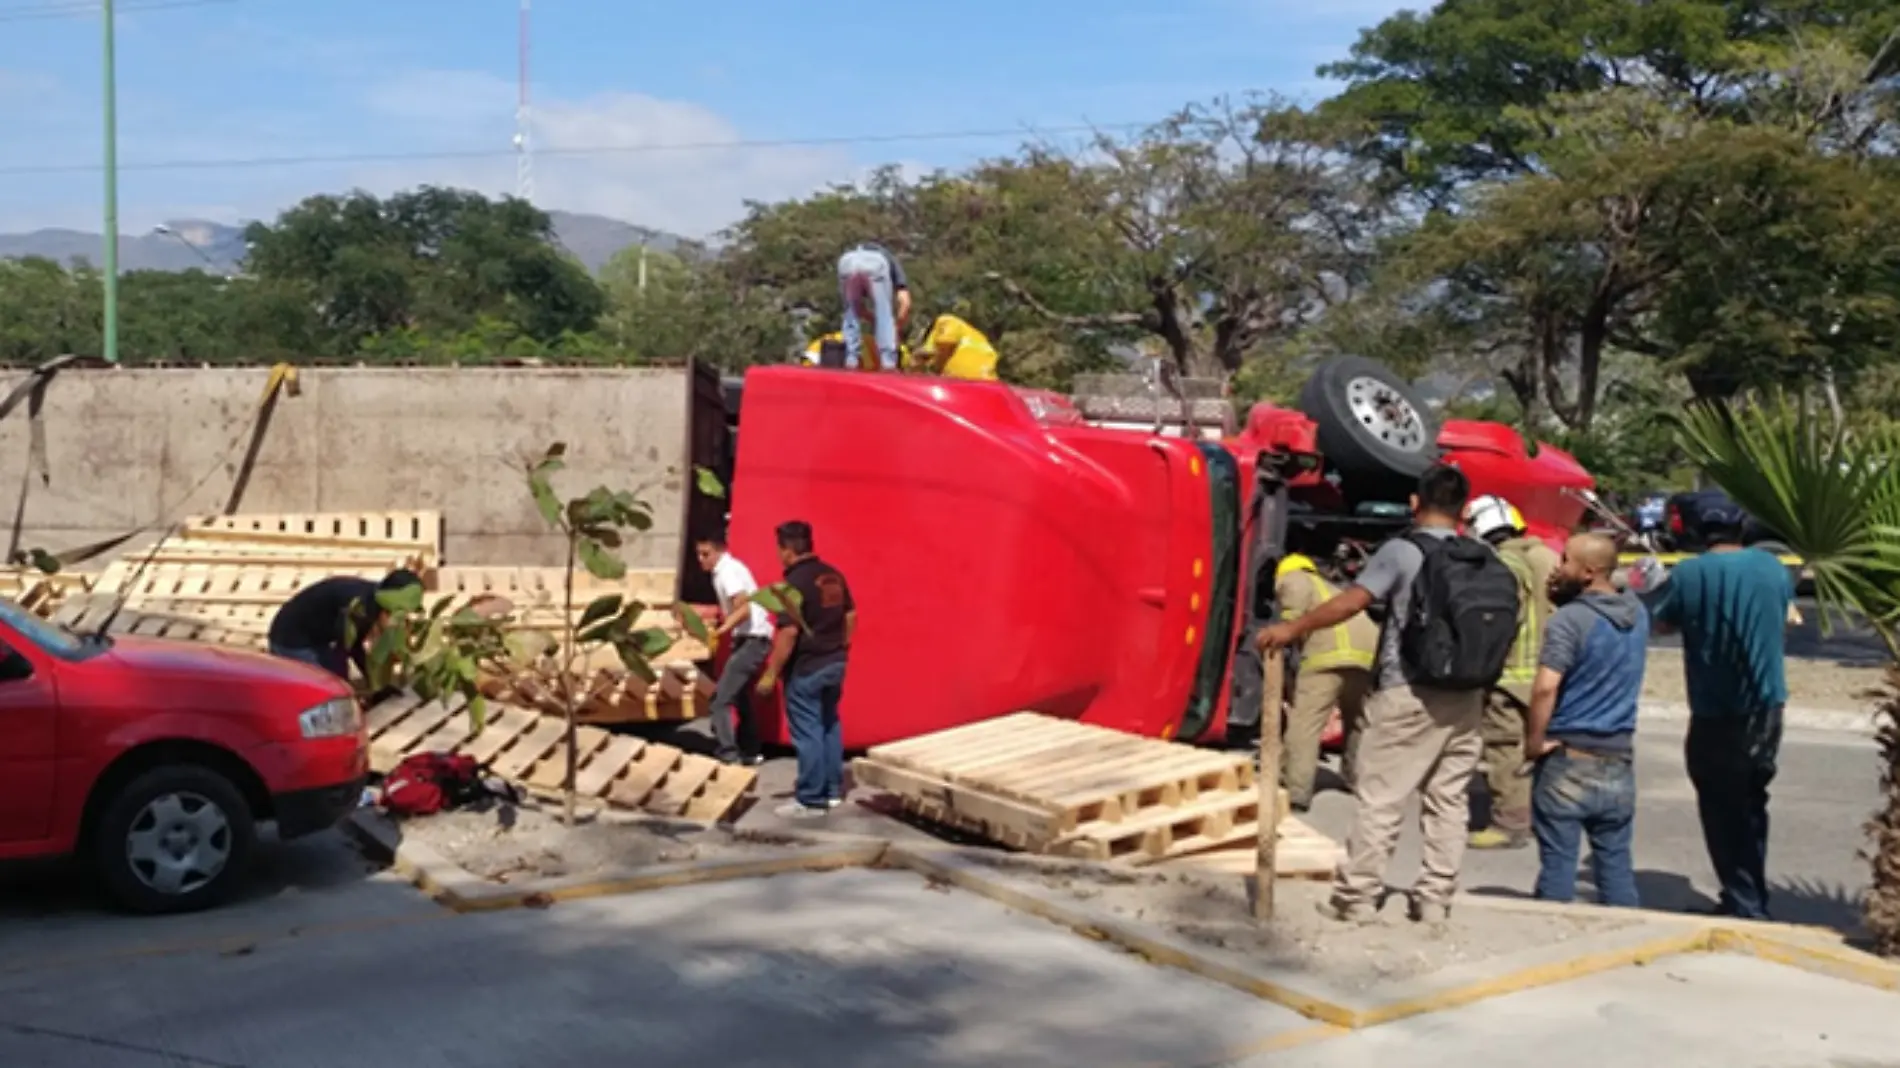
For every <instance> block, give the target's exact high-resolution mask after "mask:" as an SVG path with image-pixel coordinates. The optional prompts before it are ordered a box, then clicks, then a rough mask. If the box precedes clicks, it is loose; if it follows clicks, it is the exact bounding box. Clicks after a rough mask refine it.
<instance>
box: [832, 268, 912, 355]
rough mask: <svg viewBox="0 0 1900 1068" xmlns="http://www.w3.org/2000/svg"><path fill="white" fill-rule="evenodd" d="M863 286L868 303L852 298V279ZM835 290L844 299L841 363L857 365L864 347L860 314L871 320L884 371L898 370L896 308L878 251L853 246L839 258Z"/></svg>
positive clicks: (888, 279) (887, 270)
mask: <svg viewBox="0 0 1900 1068" xmlns="http://www.w3.org/2000/svg"><path fill="white" fill-rule="evenodd" d="M854 279H856V280H858V281H859V284H861V285H862V286H863V288H864V289H865V290H866V294H865V295H866V296H868V297H869V298H870V301H871V306H870V307H868V308H867V307H864V306H862V305H860V304H859V303H858V302H857V301H855V300H853V299H852V296H853V294H852V292H851V290H852V288H853V280H854ZM838 293H839V295H840V296H841V297H842V298H843V299H844V326H843V333H844V354H845V355H844V365H845V366H846V367H850V368H853V369H855V368H857V366H858V363H859V360H860V358H861V356H860V354H861V353H862V352H863V350H864V323H863V318H864V317H865V316H867V315H868V316H870V317H871V320H872V336H873V337H874V338H875V340H876V341H877V358H878V362H879V364H881V365H882V366H883V368H884V370H886V371H895V370H897V369H898V368H897V312H896V308H895V300H896V298H895V295H894V292H893V290H892V288H891V265H890V261H888V260H886V259H885V258H884V257H883V256H882V255H881V254H879V253H876V252H872V251H870V250H868V249H852V250H851V251H850V252H847V253H845V254H844V255H843V256H841V257H839V259H838Z"/></svg>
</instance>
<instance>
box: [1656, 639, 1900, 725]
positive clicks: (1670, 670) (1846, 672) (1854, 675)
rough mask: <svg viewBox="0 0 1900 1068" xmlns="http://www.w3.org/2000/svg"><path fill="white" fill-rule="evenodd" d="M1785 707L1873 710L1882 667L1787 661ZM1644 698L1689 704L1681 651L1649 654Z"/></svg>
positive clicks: (1820, 661) (1796, 660)
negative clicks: (1874, 693)
mask: <svg viewBox="0 0 1900 1068" xmlns="http://www.w3.org/2000/svg"><path fill="white" fill-rule="evenodd" d="M1786 663H1787V671H1788V704H1789V706H1790V707H1794V708H1824V709H1829V710H1837V711H1855V712H1858V711H1863V710H1869V709H1872V708H1873V706H1874V700H1875V699H1874V698H1873V697H1872V696H1869V695H1870V694H1871V693H1873V692H1875V691H1878V690H1879V688H1880V686H1881V684H1882V682H1883V681H1884V680H1885V678H1886V669H1885V668H1884V667H1870V666H1862V665H1856V664H1845V663H1841V662H1838V661H1835V660H1811V659H1802V658H1798V657H1792V656H1791V657H1788V658H1787V661H1786ZM1643 697H1644V699H1646V700H1650V701H1669V702H1673V703H1676V704H1683V703H1686V702H1687V701H1688V699H1689V698H1688V693H1687V691H1686V690H1685V688H1684V682H1683V674H1682V650H1680V649H1657V648H1651V649H1650V650H1649V667H1648V669H1647V670H1646V671H1644V673H1643Z"/></svg>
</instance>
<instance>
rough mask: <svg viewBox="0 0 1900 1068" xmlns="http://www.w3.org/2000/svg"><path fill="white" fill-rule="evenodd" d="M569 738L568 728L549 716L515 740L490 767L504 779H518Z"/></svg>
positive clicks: (541, 719) (542, 718)
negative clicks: (562, 740) (563, 740)
mask: <svg viewBox="0 0 1900 1068" xmlns="http://www.w3.org/2000/svg"><path fill="white" fill-rule="evenodd" d="M566 736H567V726H566V724H564V723H562V722H561V721H560V720H558V719H554V718H552V717H549V716H543V717H541V718H540V722H538V723H536V724H535V725H534V727H533V728H532V729H530V730H528V731H527V732H526V733H525V734H523V735H521V736H520V737H519V738H517V739H516V740H515V743H514V744H513V745H512V746H509V747H508V749H507V750H506V751H504V752H503V753H502V754H501V755H500V756H498V757H496V758H495V761H494V763H493V764H491V765H490V767H492V768H493V769H494V771H495V774H497V775H499V776H501V777H502V778H504V779H518V778H520V777H521V776H523V775H525V774H527V772H528V770H529V769H530V768H532V767H534V766H535V765H536V764H538V763H540V761H541V758H542V757H545V756H547V755H548V752H549V751H550V750H552V749H553V748H554V747H555V746H557V745H559V744H561V739H562V738H564V737H566Z"/></svg>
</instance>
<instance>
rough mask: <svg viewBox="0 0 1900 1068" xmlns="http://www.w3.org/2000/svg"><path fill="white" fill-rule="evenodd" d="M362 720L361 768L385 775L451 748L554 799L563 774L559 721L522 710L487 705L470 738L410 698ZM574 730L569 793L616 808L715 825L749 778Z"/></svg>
mask: <svg viewBox="0 0 1900 1068" xmlns="http://www.w3.org/2000/svg"><path fill="white" fill-rule="evenodd" d="M366 718H367V720H368V726H369V735H370V766H371V767H373V768H375V769H376V770H377V771H382V772H387V771H388V770H389V769H390V768H393V767H395V765H396V763H397V762H398V761H400V760H401V759H402V758H403V757H405V756H407V755H409V754H410V753H416V752H431V751H434V752H447V751H453V752H459V753H465V754H467V755H469V756H472V757H474V758H475V759H476V760H478V761H481V762H482V763H484V764H487V765H488V766H489V768H490V769H491V770H492V771H493V773H494V774H496V775H499V776H501V777H502V778H505V779H509V780H511V781H514V782H519V783H521V784H522V785H524V786H525V787H526V788H528V789H529V790H532V791H535V792H537V793H543V794H558V793H559V792H560V789H561V784H562V782H563V781H564V780H565V778H566V775H567V756H566V751H565V750H564V749H563V748H562V745H561V743H562V739H563V737H564V736H565V732H566V727H565V725H564V724H563V723H562V722H561V720H559V719H556V718H554V717H552V716H543V715H541V714H540V713H539V712H536V711H534V710H532V709H527V708H521V707H519V706H515V705H508V704H491V705H489V709H488V723H487V727H486V729H484V730H483V731H482V732H481V734H479V735H474V734H472V725H471V724H470V722H469V717H468V713H467V711H466V710H464V709H461V708H458V707H456V706H453V705H445V704H442V703H440V702H424V701H422V700H421V699H420V698H417V697H415V696H414V695H403V696H399V697H394V698H391V699H389V700H387V701H384V702H383V703H381V704H379V705H377V706H376V707H374V708H372V709H370V710H369V712H368V713H367V715H366ZM577 733H578V738H579V741H580V752H581V760H580V767H579V769H578V771H577V773H576V783H575V786H576V790H577V792H579V793H580V794H581V795H582V796H584V797H591V798H599V799H601V800H603V801H606V802H607V803H608V804H610V805H613V806H615V807H618V808H630V809H639V810H641V811H644V812H650V813H654V814H656V815H661V816H680V817H684V818H686V819H695V820H706V821H716V820H720V819H723V818H725V817H726V816H728V815H729V814H730V813H731V812H732V811H733V809H734V808H735V807H736V806H737V805H738V804H739V802H740V801H741V800H742V799H743V798H744V797H745V795H746V793H747V791H749V790H750V789H751V787H752V782H753V780H754V779H756V778H757V773H756V772H754V771H753V770H752V769H751V768H742V767H734V766H731V765H728V764H722V763H720V762H719V761H717V760H713V759H712V758H710V757H703V756H698V755H695V754H691V753H687V752H684V751H682V750H679V749H675V748H674V747H672V746H670V745H660V744H658V743H656V742H648V741H644V740H642V739H639V738H635V737H632V736H630V735H624V734H613V733H611V732H609V731H605V730H602V729H601V728H599V727H592V726H583V727H580V728H579V729H578V732H577Z"/></svg>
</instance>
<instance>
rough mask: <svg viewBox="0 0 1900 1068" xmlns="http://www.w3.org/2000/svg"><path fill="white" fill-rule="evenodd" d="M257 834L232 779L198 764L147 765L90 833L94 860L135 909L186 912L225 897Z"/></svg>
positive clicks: (112, 890)
mask: <svg viewBox="0 0 1900 1068" xmlns="http://www.w3.org/2000/svg"><path fill="white" fill-rule="evenodd" d="M256 841H257V826H256V823H255V822H254V821H253V820H252V818H251V810H250V806H249V805H248V804H247V803H246V802H245V800H244V795H243V793H242V792H240V791H239V790H238V788H237V787H236V786H235V785H234V784H232V782H231V781H230V780H229V779H227V778H225V777H224V776H223V775H220V774H218V773H217V772H216V771H213V770H212V769H210V768H207V767H204V766H202V765H197V764H172V765H166V766H163V767H158V768H154V769H152V770H150V771H147V772H144V773H143V774H141V775H139V776H138V777H137V778H135V779H133V780H132V781H131V782H130V783H127V784H126V785H125V786H124V787H123V788H122V789H121V790H120V791H119V792H118V794H116V795H115V796H114V797H112V799H111V800H109V801H107V802H106V807H105V809H104V811H103V812H102V813H101V814H100V818H99V822H98V824H97V826H96V827H95V829H94V832H93V842H92V852H93V862H94V864H95V865H97V868H98V871H99V878H100V880H101V881H102V882H103V883H104V884H105V888H106V891H107V893H109V894H111V896H112V898H113V900H114V901H116V902H118V903H119V904H120V905H121V906H123V907H124V908H126V909H128V910H130V911H133V912H144V913H159V912H190V911H193V910H196V909H203V908H209V907H210V906H212V905H216V904H218V903H219V902H221V901H223V900H224V899H225V898H227V897H229V896H230V893H231V889H232V887H233V886H234V885H235V884H236V882H237V881H238V879H240V878H242V877H243V873H244V871H245V868H246V866H247V865H248V863H249V861H250V856H251V850H252V847H253V846H254V845H255V844H256Z"/></svg>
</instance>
